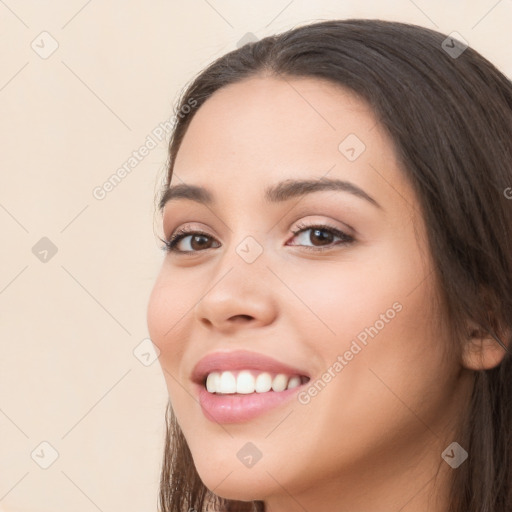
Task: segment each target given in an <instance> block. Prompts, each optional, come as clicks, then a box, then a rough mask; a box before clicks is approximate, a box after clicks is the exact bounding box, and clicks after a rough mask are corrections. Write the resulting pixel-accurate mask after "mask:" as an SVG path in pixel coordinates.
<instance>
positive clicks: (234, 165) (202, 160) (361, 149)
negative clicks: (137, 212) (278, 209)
mask: <svg viewBox="0 0 512 512" xmlns="http://www.w3.org/2000/svg"><path fill="white" fill-rule="evenodd" d="M354 157H355V158H354ZM326 175H327V176H328V177H332V178H339V179H347V180H350V181H352V182H354V183H356V184H357V185H358V186H360V187H361V188H363V189H366V190H367V192H368V193H369V194H371V195H373V196H375V195H380V196H382V195H383V196H388V198H389V199H391V200H395V201H396V193H397V189H398V190H400V189H403V193H404V194H410V193H411V192H410V190H407V184H406V183H404V179H403V176H402V174H401V173H400V172H399V169H398V164H397V160H396V155H395V150H394V146H393V144H392V142H391V140H390V139H389V137H388V136H387V133H386V132H384V131H383V129H382V127H381V126H380V125H379V124H378V121H377V117H376V115H375V114H374V112H373V111H372V109H371V108H370V106H369V105H368V104H367V103H366V102H365V101H364V100H362V99H361V98H359V97H358V96H357V95H356V94H355V93H354V92H352V91H350V90H348V89H345V88H343V87H340V86H338V85H336V84H333V83H331V82H328V81H326V80H318V79H315V78H290V77H286V78H275V77H272V78H271V77H253V78H250V79H247V80H244V81H242V82H238V83H235V84H231V85H229V86H225V87H223V88H221V89H219V90H218V91H217V92H215V93H214V94H213V95H212V96H211V97H210V98H209V99H208V100H207V101H206V102H205V103H204V104H203V105H202V106H201V107H200V108H199V110H198V111H197V112H196V114H195V116H194V118H193V119H192V121H191V123H190V126H189V128H188V130H187V133H186V134H185V137H184V139H183V142H182V145H181V147H180V149H179V151H178V155H177V157H176V160H175V166H174V173H173V179H172V185H175V184H178V183H181V182H187V183H192V184H198V185H204V186H208V188H211V189H213V190H216V189H218V193H219V194H222V193H223V192H226V193H228V192H235V191H236V192H237V193H239V194H245V195H247V194H254V193H256V191H257V190H258V191H262V190H263V189H264V188H266V187H267V186H269V185H271V184H273V183H275V182H277V181H280V180H282V179H297V178H321V177H322V176H326ZM386 182H387V183H388V184H387V185H386ZM393 188H394V189H395V190H393ZM377 189H379V190H380V191H379V190H377ZM393 196H395V197H393Z"/></svg>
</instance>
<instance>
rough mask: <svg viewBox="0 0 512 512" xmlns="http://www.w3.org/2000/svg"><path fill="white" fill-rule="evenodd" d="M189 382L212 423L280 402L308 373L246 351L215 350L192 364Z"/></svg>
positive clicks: (246, 416) (248, 415)
mask: <svg viewBox="0 0 512 512" xmlns="http://www.w3.org/2000/svg"><path fill="white" fill-rule="evenodd" d="M191 379H192V381H193V382H194V383H195V384H196V391H197V394H198V397H199V403H200V405H201V409H202V412H203V414H204V415H205V417H206V418H207V419H209V420H210V421H213V422H216V423H240V422H246V421H249V420H251V419H253V418H255V417H257V416H259V415H262V414H264V413H266V412H267V411H270V410H271V409H274V408H276V407H278V406H279V405H284V403H285V402H287V401H289V400H290V399H291V398H292V397H293V396H296V394H297V393H298V392H299V391H300V389H302V388H304V387H305V386H306V385H307V383H308V382H309V381H310V379H311V378H310V375H309V373H307V372H306V371H304V370H299V369H297V368H293V367H291V366H289V365H286V364H284V363H281V362H279V361H277V360H275V359H273V358H270V357H268V356H265V355H263V354H258V353H255V352H247V351H232V352H216V353H214V354H210V355H208V356H206V357H205V358H203V359H201V360H200V361H199V363H198V364H197V365H196V366H195V368H194V370H193V372H192V376H191Z"/></svg>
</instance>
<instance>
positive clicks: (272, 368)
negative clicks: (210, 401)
mask: <svg viewBox="0 0 512 512" xmlns="http://www.w3.org/2000/svg"><path fill="white" fill-rule="evenodd" d="M230 370H233V371H235V370H258V371H266V372H269V373H284V374H286V375H300V376H305V377H308V378H309V377H310V375H309V374H308V373H307V372H306V371H305V370H301V369H299V368H294V367H293V366H290V365H287V364H284V363H281V362H280V361H278V360H277V359H273V358H272V357H269V356H266V355H264V354H260V353H258V352H250V351H248V350H233V351H229V352H213V353H212V354H208V355H206V356H205V357H203V358H202V359H200V360H199V361H198V362H197V364H196V365H195V366H194V369H193V370H192V376H191V379H192V381H194V382H196V383H197V384H204V382H205V379H206V377H207V376H208V374H209V373H212V372H215V371H217V372H221V371H230Z"/></svg>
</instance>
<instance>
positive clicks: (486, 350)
mask: <svg viewBox="0 0 512 512" xmlns="http://www.w3.org/2000/svg"><path fill="white" fill-rule="evenodd" d="M493 327H494V326H493ZM497 336H499V338H500V340H501V341H502V343H503V344H505V345H506V346H508V340H509V339H510V332H500V331H497ZM508 350H509V351H510V348H509V349H508ZM506 354H507V352H506V350H505V349H504V348H503V347H502V346H501V345H500V343H499V342H498V341H497V340H496V339H495V338H494V337H493V336H492V335H491V334H489V333H488V332H486V331H485V330H483V329H482V328H481V327H480V326H477V325H475V324H474V323H471V324H470V325H469V329H468V336H467V339H466V340H464V346H463V349H462V364H463V366H464V367H466V368H468V369H470V370H490V369H491V368H495V367H496V366H498V365H499V364H500V363H501V361H502V360H503V358H504V357H505V355H506Z"/></svg>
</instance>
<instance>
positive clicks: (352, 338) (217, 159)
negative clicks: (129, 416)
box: [148, 77, 462, 510]
mask: <svg viewBox="0 0 512 512" xmlns="http://www.w3.org/2000/svg"><path fill="white" fill-rule="evenodd" d="M377 123H378V120H377V118H376V116H375V115H374V114H373V112H372V111H371V109H370V108H369V107H368V106H367V104H366V103H364V102H362V101H361V100H360V99H358V98H357V97H355V96H354V95H353V94H352V93H350V92H349V91H347V90H344V89H342V88H339V87H336V86H335V85H333V84H331V83H329V82H325V81H319V80H316V79H304V78H303V79H288V80H284V79H277V78H262V77H258V78H251V79H249V80H246V81H243V82H240V83H237V84H234V85H230V86H227V87H224V88H222V89H221V90H219V91H217V92H216V93H215V94H214V95H213V96H212V97H211V98H210V99H208V100H207V101H206V103H205V104H204V105H203V106H201V107H200V109H199V110H198V111H197V113H196V114H195V117H194V118H193V120H192V122H191V124H190V127H189V129H188V131H187V133H186V136H185V138H184V140H183V143H182V145H181V148H180V150H179V152H178V155H177V159H176V162H175V167H174V173H173V177H172V183H171V188H172V187H174V186H178V185H183V184H186V185H193V186H197V187H204V188H205V189H207V191H208V193H209V195H210V196H211V201H210V202H202V201H200V200H198V199H193V198H192V197H191V195H190V194H185V193H180V194H177V197H174V198H172V199H170V200H169V201H168V202H167V203H166V205H165V208H164V213H163V229H164V233H165V237H166V239H167V238H169V237H170V236H171V235H172V234H173V233H175V232H176V230H178V229H179V228H187V230H188V231H199V232H201V233H203V235H197V236H195V237H194V236H191V235H188V236H187V235H185V237H184V238H182V239H181V240H180V241H178V242H177V244H176V245H175V249H176V250H175V251H173V252H169V253H167V254H166V256H165V259H164V261H163V265H162V268H161V271H160V274H159V276H158V278H157V280H156V283H155V286H154V289H153V291H152V294H151V297H150V301H149V305H148V327H149V332H150V335H151V338H152V340H153V342H154V343H155V345H157V346H158V348H159V349H160V352H161V354H160V359H159V360H160V363H161V366H162V369H163V372H164V376H165V379H166V383H167V388H168V392H169V396H170V399H171V402H172V406H173V409H174V411H175V414H176V417H177V420H178V422H179V425H180V427H181V429H182V431H183V433H184V435H185V437H186V440H187V443H188V445H189V447H190V450H191V453H192V456H193V459H194V463H195V466H196V468H197V470H198V472H199V475H200V477H201V479H202V480H203V482H204V483H205V485H206V486H207V487H208V488H210V489H211V490H213V491H214V492H215V493H216V494H218V495H220V496H224V497H228V498H232V499H240V500H253V499H260V500H266V501H267V502H268V503H269V504H272V503H273V504H274V508H272V510H274V509H275V510H278V509H279V503H282V504H283V509H285V510H295V508H297V510H302V508H301V507H306V508H307V509H308V510H315V509H319V507H318V504H320V503H325V502H326V500H329V496H332V497H334V496H337V497H339V496H344V499H345V503H347V504H348V503H353V504H354V505H355V503H356V502H358V500H359V499H360V500H362V501H364V503H365V504H366V505H367V508H368V509H369V508H371V506H370V505H371V504H372V503H373V501H372V500H373V498H371V495H372V493H374V492H375V490H379V489H380V490H381V491H382V493H380V494H379V496H380V497H379V498H377V497H375V500H380V501H376V502H375V503H374V505H375V506H377V508H379V505H380V506H382V505H383V504H384V503H386V500H391V499H395V498H396V496H397V495H399V496H401V497H402V501H401V502H400V501H399V503H401V505H404V504H405V503H406V502H407V501H408V500H409V499H412V498H413V496H416V497H418V496H420V494H419V492H420V489H421V488H423V487H424V486H425V484H427V482H428V481H430V479H431V478H432V477H433V476H434V473H435V471H437V468H438V466H439V463H440V462H442V459H441V453H442V451H443V450H444V448H446V446H447V445H448V444H449V443H450V442H451V441H453V439H451V438H450V436H449V435H448V434H446V435H447V437H445V432H448V431H449V429H450V428H451V427H452V426H453V424H454V423H453V421H454V419H455V418H456V417H457V415H458V414H459V412H460V404H461V395H460V393H459V390H462V386H461V384H460V378H459V372H460V369H461V368H460V365H459V364H458V363H457V361H456V360H454V358H453V357H447V352H446V347H447V346H448V343H450V342H451V343H453V340H448V339H447V336H446V333H445V329H444V328H443V327H442V325H443V323H442V322H441V318H440V317H439V316H438V315H436V314H435V311H434V310H433V309H432V301H433V298H434V294H435V290H436V287H435V281H434V274H433V266H432V261H431V257H430V253H429V251H428V250H427V246H426V242H425V226H424V223H423V220H422V218H421V215H420V214H419V205H418V201H417V199H416V197H415V195H414V193H413V191H412V188H411V186H410V185H409V183H408V182H407V181H406V179H405V178H404V175H403V174H402V172H401V170H400V169H399V166H398V165H399V164H398V161H397V157H396V155H395V152H394V148H393V146H392V144H391V141H390V139H389V138H388V137H387V135H386V134H385V132H384V131H383V129H382V128H381V127H380V125H379V124H377ZM302 180H305V181H307V182H308V183H310V186H307V187H306V186H305V187H301V186H298V185H296V186H292V187H288V185H289V184H290V183H292V182H293V181H302ZM327 180H333V181H332V183H334V181H335V180H336V181H337V183H338V188H334V185H333V187H332V188H328V187H327V186H325V187H324V186H323V185H326V184H327ZM343 182H345V184H343ZM322 184H323V185H322ZM320 185H322V186H320ZM268 189H272V190H274V192H273V193H271V194H270V195H269V197H267V190H268ZM276 189H277V191H276ZM279 192H281V193H279ZM185 196H186V197H185ZM318 226H324V227H318ZM325 226H327V227H325ZM297 230H301V231H300V232H299V233H298V234H296V235H294V234H293V233H292V232H293V231H297ZM339 232H341V233H342V234H343V235H340V234H339ZM178 251H193V252H189V253H184V252H178ZM240 350H243V351H249V352H252V353H256V354H260V355H265V356H268V357H270V358H272V359H274V360H276V361H277V362H278V363H282V364H283V365H286V366H287V367H290V368H289V369H287V370H282V369H281V370H280V369H279V368H278V367H277V366H276V367H273V366H265V364H263V363H261V361H260V360H259V359H258V358H256V357H254V355H251V354H249V358H248V359H247V360H244V359H236V361H235V362H233V361H220V362H217V363H213V365H212V366H207V367H204V368H203V372H201V375H200V377H201V378H202V382H203V381H204V377H205V372H208V371H213V370H218V371H219V372H222V371H223V370H226V371H227V370H230V369H231V370H233V372H231V373H227V374H226V375H225V376H223V377H222V378H220V377H219V378H218V379H217V381H218V382H221V381H222V382H223V383H224V384H226V386H227V387H226V388H223V389H224V392H225V393H227V394H215V395H214V394H212V393H209V392H208V391H207V390H206V389H205V387H204V385H203V384H198V383H196V382H194V378H195V377H192V373H193V370H194V368H195V365H196V363H198V362H199V361H200V360H201V359H202V358H203V357H204V356H207V355H210V354H214V353H229V352H232V351H240ZM230 365H231V366H230ZM243 369H248V370H250V372H249V373H250V374H251V375H252V377H253V378H254V379H256V383H257V382H258V380H257V377H258V375H259V374H261V373H262V372H263V373H265V371H266V372H267V373H269V374H270V379H271V380H272V379H273V378H274V377H275V376H276V374H277V373H283V372H284V374H285V375H286V377H288V378H290V377H293V375H295V374H297V376H299V377H301V378H302V381H303V380H305V379H304V377H309V382H307V383H306V384H301V385H300V386H298V387H295V388H293V387H292V388H291V389H289V390H287V391H284V392H283V391H279V389H280V388H276V389H278V390H277V391H274V390H270V391H267V392H252V393H250V392H249V391H247V389H249V390H250V389H251V388H250V387H249V388H247V389H246V391H247V393H242V392H241V393H237V394H236V395H233V394H232V390H231V391H230V385H232V384H233V382H235V383H236V379H237V377H238V374H239V373H240V371H241V370H243ZM243 373H244V375H245V374H246V373H247V372H243ZM245 377H247V376H246V375H245V376H244V378H245ZM247 379H248V381H249V384H248V385H249V386H250V385H251V384H252V383H251V378H250V377H247ZM211 380H216V377H215V376H213V377H212V378H211ZM241 380H243V379H241ZM277 380H279V379H277ZM295 381H296V379H295ZM295 381H292V382H295ZM244 382H245V381H244ZM267 382H269V381H267ZM283 382H286V379H284V380H283ZM259 383H260V384H261V385H262V386H264V385H265V377H260V378H259ZM239 384H240V382H239ZM235 385H236V384H235ZM240 385H241V384H240ZM239 389H240V391H242V388H239ZM261 389H263V388H261ZM230 393H231V394H230ZM279 393H284V394H283V395H280V398H279V399H277V400H276V395H277V394H279ZM200 397H201V399H200ZM201 403H202V404H203V405H204V407H205V409H204V408H203V406H202V405H201ZM370 484H371V489H372V491H371V492H369V488H370V487H369V486H370ZM334 490H335V491H334ZM397 493H398V494H397ZM315 496H316V498H315ZM391 496H394V498H391ZM414 499H417V498H414ZM414 499H413V501H411V502H410V503H409V505H410V506H413V505H414V503H416V502H415V501H414ZM285 503H288V505H286V506H285V505H284V504H285ZM298 503H299V504H300V507H299V505H298ZM307 505H309V506H310V507H311V508H308V506H307ZM338 509H339V508H337V509H336V510H338ZM354 510H356V509H355V508H354ZM382 510H385V508H384V507H383V506H382ZM404 510H409V508H405V509H404ZM417 510H420V509H417Z"/></svg>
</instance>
